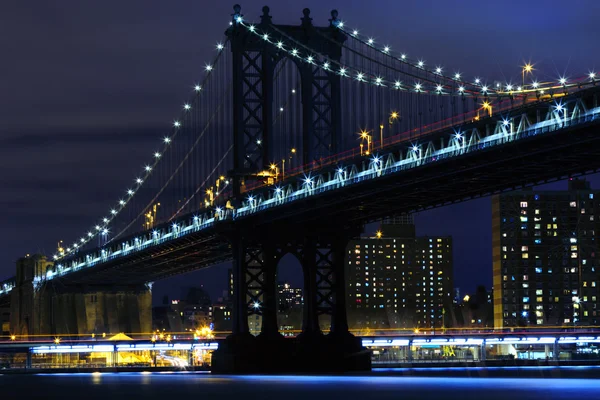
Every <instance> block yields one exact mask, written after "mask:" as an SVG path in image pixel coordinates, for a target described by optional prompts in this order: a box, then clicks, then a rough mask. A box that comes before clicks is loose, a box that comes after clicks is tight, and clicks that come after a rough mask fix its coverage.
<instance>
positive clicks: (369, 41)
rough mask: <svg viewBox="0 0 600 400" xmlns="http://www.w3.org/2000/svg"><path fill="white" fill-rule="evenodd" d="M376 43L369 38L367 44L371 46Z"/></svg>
mask: <svg viewBox="0 0 600 400" xmlns="http://www.w3.org/2000/svg"><path fill="white" fill-rule="evenodd" d="M374 42H375V41H374V40H373V39H371V38H369V40H368V41H367V43H369V44H370V45H371V46H372V45H373V43H374Z"/></svg>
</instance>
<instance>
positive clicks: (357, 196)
mask: <svg viewBox="0 0 600 400" xmlns="http://www.w3.org/2000/svg"><path fill="white" fill-rule="evenodd" d="M599 94H600V87H592V88H590V89H586V90H582V91H580V92H577V93H574V94H569V95H567V96H564V97H561V98H559V99H555V100H552V101H542V102H538V103H533V104H527V105H524V106H521V107H516V108H514V109H512V110H510V111H508V112H503V113H499V114H495V115H493V116H491V117H487V118H481V119H479V120H473V121H472V122H469V123H466V124H462V125H459V126H455V127H452V128H449V129H442V130H439V131H435V132H432V133H430V134H427V135H424V136H421V137H419V138H418V140H413V139H412V138H411V137H408V138H406V140H404V141H401V142H397V143H393V144H391V145H388V146H385V147H384V148H383V149H381V150H380V152H379V153H378V154H377V152H376V151H375V153H376V154H375V155H371V156H368V157H365V156H361V155H358V156H350V157H348V156H344V157H342V156H340V157H339V159H334V160H332V161H331V160H330V161H329V163H328V165H325V166H322V167H321V168H318V169H315V170H312V171H310V172H309V173H306V174H304V175H302V176H301V177H299V176H286V179H285V180H284V181H282V182H279V183H278V185H276V186H262V187H258V188H255V189H253V190H251V191H249V192H246V193H244V196H246V199H244V200H240V199H238V203H234V207H235V211H232V210H230V209H225V208H223V209H218V208H217V211H214V212H211V213H210V214H204V215H203V216H202V215H200V214H197V215H186V216H183V217H181V218H180V219H178V221H177V223H176V224H165V225H162V226H158V227H156V228H155V229H154V230H153V231H147V232H144V233H140V234H139V235H137V237H129V238H124V239H122V240H119V241H118V242H120V243H121V242H122V243H123V244H122V245H121V244H120V243H115V244H113V245H112V246H113V247H112V248H109V249H104V250H103V249H95V250H92V251H90V252H87V253H83V254H79V255H77V256H76V257H77V258H72V259H65V260H61V261H59V262H57V263H56V266H55V270H54V272H53V273H50V274H49V275H48V277H47V278H48V279H53V278H58V277H60V281H61V283H63V284H66V285H69V284H77V285H91V286H93V285H115V284H120V285H124V284H139V283H144V282H152V281H156V280H159V279H163V278H166V277H169V276H172V275H177V274H181V273H185V272H188V271H191V270H196V269H199V268H204V267H207V266H210V265H214V264H217V263H220V262H224V261H227V260H229V259H231V257H232V256H231V247H230V245H229V243H228V241H227V239H226V237H227V234H229V233H231V232H233V231H236V230H242V229H245V230H248V231H251V232H255V233H256V235H261V234H275V235H276V234H277V231H278V229H281V228H285V229H289V227H290V226H297V227H298V228H300V227H307V226H308V227H311V229H315V230H318V229H321V228H323V227H327V226H329V227H332V226H333V227H336V229H345V228H347V227H350V226H357V225H361V224H364V223H367V222H371V221H376V220H377V219H379V218H382V217H386V216H389V215H392V214H394V213H403V212H411V211H418V210H425V209H428V208H433V207H438V206H443V205H446V204H451V203H455V202H460V201H464V200H468V199H473V198H476V197H481V196H488V195H491V194H494V193H499V192H502V191H507V190H513V189H517V188H522V187H525V186H531V185H535V184H541V183H545V182H549V181H553V180H559V179H564V178H566V177H570V176H576V175H581V174H586V173H591V172H596V171H597V170H598V168H600V134H599V133H600V108H599V107H598V96H599ZM375 150H377V149H375ZM340 166H341V167H342V170H340ZM198 215H200V216H198ZM103 251H104V253H102V252H103ZM86 256H87V257H88V258H87V259H86Z"/></svg>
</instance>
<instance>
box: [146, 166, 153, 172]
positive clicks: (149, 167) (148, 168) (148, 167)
mask: <svg viewBox="0 0 600 400" xmlns="http://www.w3.org/2000/svg"><path fill="white" fill-rule="evenodd" d="M144 169H145V170H146V172H150V171H152V167H151V166H149V165H146V166H145V167H144Z"/></svg>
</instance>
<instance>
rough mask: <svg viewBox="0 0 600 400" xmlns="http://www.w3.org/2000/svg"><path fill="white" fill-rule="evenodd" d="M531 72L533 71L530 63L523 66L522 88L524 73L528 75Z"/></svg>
mask: <svg viewBox="0 0 600 400" xmlns="http://www.w3.org/2000/svg"><path fill="white" fill-rule="evenodd" d="M531 71H533V65H531V64H530V63H527V64H525V65H523V69H522V70H521V76H522V78H523V86H525V73H528V74H530V73H531Z"/></svg>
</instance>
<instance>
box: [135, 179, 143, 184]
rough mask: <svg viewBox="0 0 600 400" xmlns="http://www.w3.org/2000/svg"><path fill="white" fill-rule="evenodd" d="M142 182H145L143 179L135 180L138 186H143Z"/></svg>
mask: <svg viewBox="0 0 600 400" xmlns="http://www.w3.org/2000/svg"><path fill="white" fill-rule="evenodd" d="M142 182H144V180H143V179H142V178H137V179H136V180H135V183H137V184H138V185H141V184H142Z"/></svg>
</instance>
